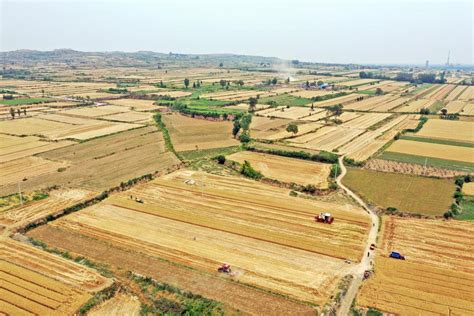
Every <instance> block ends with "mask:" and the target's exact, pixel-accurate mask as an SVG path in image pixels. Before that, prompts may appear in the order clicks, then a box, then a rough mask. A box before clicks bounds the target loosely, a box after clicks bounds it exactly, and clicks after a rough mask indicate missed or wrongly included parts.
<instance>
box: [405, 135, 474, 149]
mask: <svg viewBox="0 0 474 316" xmlns="http://www.w3.org/2000/svg"><path fill="white" fill-rule="evenodd" d="M400 139H406V140H413V141H417V142H424V143H431V144H442V145H451V146H460V147H470V148H474V144H472V143H465V142H459V141H454V140H444V139H434V138H425V137H417V136H410V135H402V136H400Z"/></svg>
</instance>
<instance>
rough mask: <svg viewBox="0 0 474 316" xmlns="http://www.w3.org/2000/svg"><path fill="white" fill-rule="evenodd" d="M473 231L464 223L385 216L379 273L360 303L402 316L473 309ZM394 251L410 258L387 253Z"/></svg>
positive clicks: (364, 289) (461, 312)
mask: <svg viewBox="0 0 474 316" xmlns="http://www.w3.org/2000/svg"><path fill="white" fill-rule="evenodd" d="M473 233H474V227H473V225H472V224H469V223H465V222H459V221H434V220H423V219H409V218H398V217H383V224H382V238H381V239H380V241H379V249H378V250H377V258H376V262H375V266H376V271H375V275H374V276H373V277H372V278H371V279H369V280H368V281H367V282H366V283H365V284H364V285H363V287H362V290H361V292H360V293H359V297H358V301H357V302H358V304H359V305H361V306H367V307H374V308H377V309H379V310H381V311H384V312H387V313H393V314H400V315H470V314H473V313H474V308H473V306H474V290H473V289H472V286H471V284H472V283H473V282H474V268H473V267H474V256H473V255H472V253H473V252H472V250H473V249H474V244H473V243H472V240H471V236H472V234H473ZM390 251H399V252H400V253H402V254H403V255H405V257H406V261H400V260H394V259H390V258H387V255H388V253H390Z"/></svg>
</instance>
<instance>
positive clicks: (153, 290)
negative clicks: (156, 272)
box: [129, 273, 225, 315]
mask: <svg viewBox="0 0 474 316" xmlns="http://www.w3.org/2000/svg"><path fill="white" fill-rule="evenodd" d="M129 278H130V279H132V281H134V282H135V283H137V284H138V286H139V287H140V290H141V291H142V293H143V294H144V295H145V296H146V298H147V299H148V300H149V302H150V303H151V304H142V306H141V310H140V314H141V315H150V314H152V315H224V314H225V311H224V307H223V306H222V304H221V303H219V302H217V301H214V300H210V299H208V298H205V297H203V296H201V295H197V294H194V293H192V292H187V291H183V290H180V289H179V288H177V287H175V286H172V285H170V284H166V283H161V282H158V281H155V280H153V279H152V278H150V277H143V276H139V275H136V274H133V273H129Z"/></svg>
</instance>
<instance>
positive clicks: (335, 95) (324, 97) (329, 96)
mask: <svg viewBox="0 0 474 316" xmlns="http://www.w3.org/2000/svg"><path fill="white" fill-rule="evenodd" d="M346 94H347V93H346V92H338V93H333V94H326V95H318V96H316V97H312V98H311V100H312V101H314V102H319V101H326V100H329V99H334V98H338V97H342V96H345V95H346Z"/></svg>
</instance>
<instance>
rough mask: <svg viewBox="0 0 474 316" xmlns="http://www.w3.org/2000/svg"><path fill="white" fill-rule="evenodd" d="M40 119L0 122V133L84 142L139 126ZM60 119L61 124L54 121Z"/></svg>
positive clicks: (53, 118)
mask: <svg viewBox="0 0 474 316" xmlns="http://www.w3.org/2000/svg"><path fill="white" fill-rule="evenodd" d="M50 115H51V120H50V119H49V117H48V115H46V116H44V118H43V119H40V118H26V119H22V120H11V121H2V122H0V133H9V134H14V135H19V136H21V135H25V133H27V135H42V136H45V137H48V138H50V139H52V140H61V139H77V140H86V139H90V138H94V137H99V136H104V135H108V134H113V133H117V132H121V131H125V130H129V129H133V128H137V127H140V126H142V125H139V124H131V123H115V122H107V121H98V120H91V119H85V120H84V119H81V118H71V117H69V118H68V117H67V116H62V115H55V114H50ZM60 119H62V120H63V122H59V121H55V120H60Z"/></svg>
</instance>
